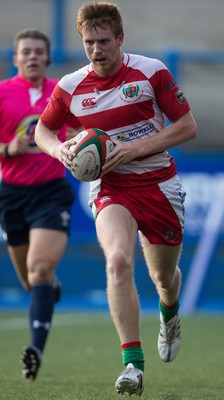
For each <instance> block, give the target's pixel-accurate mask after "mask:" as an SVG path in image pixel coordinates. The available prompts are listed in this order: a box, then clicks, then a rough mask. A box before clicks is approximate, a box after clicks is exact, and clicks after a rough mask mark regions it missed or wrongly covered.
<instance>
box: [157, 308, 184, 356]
mask: <svg viewBox="0 0 224 400" xmlns="http://www.w3.org/2000/svg"><path fill="white" fill-rule="evenodd" d="M180 345H181V336H180V318H179V317H178V315H174V317H173V318H171V319H170V320H169V321H168V322H165V321H164V319H163V316H162V313H160V331H159V336H158V351H159V355H160V358H161V360H163V361H165V362H170V361H172V360H173V359H174V358H175V357H176V355H177V353H178V351H179V348H180Z"/></svg>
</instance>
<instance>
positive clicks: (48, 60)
mask: <svg viewBox="0 0 224 400" xmlns="http://www.w3.org/2000/svg"><path fill="white" fill-rule="evenodd" d="M50 63H51V57H50V56H48V59H47V66H48V65H50Z"/></svg>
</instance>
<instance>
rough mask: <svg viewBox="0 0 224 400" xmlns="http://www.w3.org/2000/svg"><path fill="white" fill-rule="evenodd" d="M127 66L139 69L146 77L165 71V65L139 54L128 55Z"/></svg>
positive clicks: (155, 59)
mask: <svg viewBox="0 0 224 400" xmlns="http://www.w3.org/2000/svg"><path fill="white" fill-rule="evenodd" d="M127 57H128V58H129V60H128V66H129V67H132V68H134V69H139V70H141V71H142V72H143V73H145V74H146V75H147V76H148V75H151V74H152V73H155V72H157V71H160V70H164V69H167V67H166V65H165V64H164V63H163V62H162V61H161V60H159V59H157V58H151V57H148V56H145V55H141V54H128V55H127Z"/></svg>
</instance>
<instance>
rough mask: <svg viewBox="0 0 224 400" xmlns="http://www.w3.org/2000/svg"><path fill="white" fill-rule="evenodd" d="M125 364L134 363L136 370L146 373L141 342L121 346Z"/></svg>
mask: <svg viewBox="0 0 224 400" xmlns="http://www.w3.org/2000/svg"><path fill="white" fill-rule="evenodd" d="M121 347H122V358H123V364H124V365H128V364H129V363H132V364H133V366H134V367H135V368H138V369H140V370H141V371H144V354H143V351H142V348H141V342H137V341H136V342H129V343H124V344H122V345H121Z"/></svg>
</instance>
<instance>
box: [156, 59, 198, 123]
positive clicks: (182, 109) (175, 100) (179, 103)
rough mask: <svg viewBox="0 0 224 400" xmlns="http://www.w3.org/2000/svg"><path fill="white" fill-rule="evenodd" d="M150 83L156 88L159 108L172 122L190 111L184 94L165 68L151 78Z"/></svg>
mask: <svg viewBox="0 0 224 400" xmlns="http://www.w3.org/2000/svg"><path fill="white" fill-rule="evenodd" d="M150 83H151V85H152V86H153V88H154V93H155V97H156V102H157V104H158V106H159V107H160V109H161V111H162V112H163V113H164V114H165V115H166V117H167V118H168V119H169V120H170V121H171V122H174V121H176V120H177V119H179V118H180V117H182V116H183V115H184V114H186V113H187V112H188V111H189V110H190V105H189V103H188V101H187V99H186V97H185V96H184V93H183V92H182V90H181V89H180V87H179V85H178V84H177V83H176V82H175V80H174V78H173V76H172V74H171V73H170V71H169V70H168V69H167V68H166V67H165V66H164V69H160V70H159V71H157V72H156V73H155V74H154V75H153V76H152V77H151V79H150Z"/></svg>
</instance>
